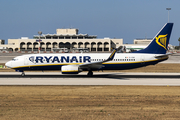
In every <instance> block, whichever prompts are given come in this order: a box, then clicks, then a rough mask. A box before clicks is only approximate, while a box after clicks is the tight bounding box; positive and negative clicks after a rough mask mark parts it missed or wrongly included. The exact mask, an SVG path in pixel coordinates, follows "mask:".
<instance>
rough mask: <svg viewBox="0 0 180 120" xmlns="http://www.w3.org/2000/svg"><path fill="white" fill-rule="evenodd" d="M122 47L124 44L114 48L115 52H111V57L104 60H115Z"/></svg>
mask: <svg viewBox="0 0 180 120" xmlns="http://www.w3.org/2000/svg"><path fill="white" fill-rule="evenodd" d="M122 47H123V46H119V47H118V48H116V49H114V50H113V52H112V53H111V55H110V56H109V58H108V59H107V60H104V61H103V62H107V61H111V60H113V59H114V56H115V54H116V52H117V51H119V50H120V49H122Z"/></svg>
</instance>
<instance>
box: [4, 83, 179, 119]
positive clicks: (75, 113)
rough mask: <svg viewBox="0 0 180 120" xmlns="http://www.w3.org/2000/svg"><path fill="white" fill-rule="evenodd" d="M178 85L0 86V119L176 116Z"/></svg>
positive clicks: (177, 112)
mask: <svg viewBox="0 0 180 120" xmlns="http://www.w3.org/2000/svg"><path fill="white" fill-rule="evenodd" d="M179 89H180V87H172V86H0V91H1V92H0V119H1V120H7V119H13V120H24V119H43V120H49V119H53V120H56V119H86V120H92V119H93V120H116V119H152V120H154V119H173V118H174V119H179V118H180V114H179V113H180V90H179Z"/></svg>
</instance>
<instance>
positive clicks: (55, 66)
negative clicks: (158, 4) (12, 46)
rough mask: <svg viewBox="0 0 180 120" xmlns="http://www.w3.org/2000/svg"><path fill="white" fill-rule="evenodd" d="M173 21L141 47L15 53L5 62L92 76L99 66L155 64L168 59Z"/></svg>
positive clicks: (22, 68)
mask: <svg viewBox="0 0 180 120" xmlns="http://www.w3.org/2000/svg"><path fill="white" fill-rule="evenodd" d="M172 27H173V23H166V24H165V25H164V26H163V28H162V29H161V30H160V31H159V32H158V33H157V35H156V36H155V37H154V39H153V41H152V42H151V43H150V44H149V45H148V46H147V47H146V48H145V49H142V50H140V51H136V52H132V53H116V52H117V51H118V50H119V49H121V48H120V47H119V48H117V49H115V50H114V51H113V52H112V53H111V54H110V53H68V54H65V53H62V54H28V55H22V56H18V57H15V58H14V59H12V60H11V61H9V62H7V63H6V66H7V67H9V68H12V69H15V70H16V71H18V72H22V76H24V75H25V74H24V71H30V70H31V71H33V70H34V71H35V70H42V71H45V70H61V72H62V74H78V73H80V72H82V71H88V76H92V75H93V72H92V71H96V70H125V69H133V68H139V67H144V66H147V65H154V64H157V63H158V62H161V61H164V60H167V59H168V54H166V51H167V47H168V43H169V39H170V35H171V31H172Z"/></svg>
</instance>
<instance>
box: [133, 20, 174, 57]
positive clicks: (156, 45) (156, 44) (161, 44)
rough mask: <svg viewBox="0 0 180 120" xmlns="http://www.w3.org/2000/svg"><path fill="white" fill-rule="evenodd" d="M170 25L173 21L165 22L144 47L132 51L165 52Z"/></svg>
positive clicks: (171, 25)
mask: <svg viewBox="0 0 180 120" xmlns="http://www.w3.org/2000/svg"><path fill="white" fill-rule="evenodd" d="M172 27H173V23H166V24H165V25H164V26H163V28H162V29H161V30H160V31H159V32H158V33H157V35H156V36H155V37H154V38H153V40H152V42H151V43H150V44H149V45H148V46H147V47H146V48H145V49H142V50H139V51H136V52H133V53H152V54H166V51H167V47H168V44H169V39H170V35H171V31H172Z"/></svg>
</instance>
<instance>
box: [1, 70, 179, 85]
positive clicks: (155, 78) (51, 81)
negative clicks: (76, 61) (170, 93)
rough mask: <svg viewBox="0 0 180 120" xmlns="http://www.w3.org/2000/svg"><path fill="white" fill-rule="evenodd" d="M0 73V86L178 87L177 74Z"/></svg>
mask: <svg viewBox="0 0 180 120" xmlns="http://www.w3.org/2000/svg"><path fill="white" fill-rule="evenodd" d="M25 74H26V76H25V77H21V73H19V72H0V85H160V86H167V85H169V86H180V74H179V73H113V72H112V73H107V72H106V73H102V72H94V76H92V77H88V76H87V75H86V74H87V73H85V72H83V73H80V74H78V75H62V74H61V73H60V72H44V73H42V72H26V73H25Z"/></svg>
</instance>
